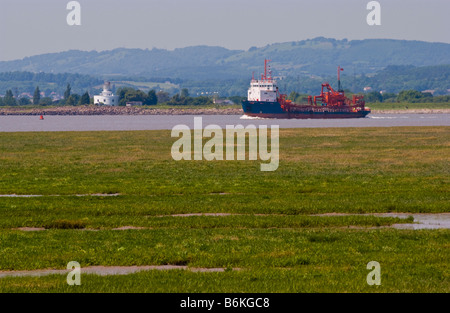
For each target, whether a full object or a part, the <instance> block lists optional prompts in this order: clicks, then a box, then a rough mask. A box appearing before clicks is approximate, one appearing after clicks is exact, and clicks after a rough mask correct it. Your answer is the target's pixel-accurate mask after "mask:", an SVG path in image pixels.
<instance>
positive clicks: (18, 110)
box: [0, 105, 243, 115]
mask: <svg viewBox="0 0 450 313" xmlns="http://www.w3.org/2000/svg"><path fill="white" fill-rule="evenodd" d="M242 114H243V111H242V109H238V108H220V109H217V108H199V109H191V108H189V109H187V108H178V107H177V108H170V109H158V108H151V107H122V106H120V107H119V106H114V107H113V106H95V105H89V106H76V107H73V106H62V107H50V108H24V107H8V108H0V115H242Z"/></svg>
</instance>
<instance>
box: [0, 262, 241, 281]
mask: <svg viewBox="0 0 450 313" xmlns="http://www.w3.org/2000/svg"><path fill="white" fill-rule="evenodd" d="M150 270H160V271H164V270H188V271H191V272H224V271H225V268H220V267H219V268H204V267H188V266H184V265H144V266H88V267H81V274H95V275H100V276H107V275H128V274H133V273H137V272H141V271H150ZM233 270H240V269H238V268H236V269H233ZM69 272H70V270H55V269H45V270H30V271H0V278H4V277H32V276H47V275H55V274H59V275H67V274H68V273H69Z"/></svg>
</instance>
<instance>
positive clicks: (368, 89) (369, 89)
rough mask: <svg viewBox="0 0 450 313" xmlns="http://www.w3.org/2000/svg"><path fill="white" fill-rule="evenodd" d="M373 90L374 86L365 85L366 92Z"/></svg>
mask: <svg viewBox="0 0 450 313" xmlns="http://www.w3.org/2000/svg"><path fill="white" fill-rule="evenodd" d="M371 90H372V87H364V91H365V92H367V91H371Z"/></svg>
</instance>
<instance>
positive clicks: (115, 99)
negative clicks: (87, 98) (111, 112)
mask: <svg viewBox="0 0 450 313" xmlns="http://www.w3.org/2000/svg"><path fill="white" fill-rule="evenodd" d="M94 104H103V105H119V96H115V95H114V94H113V92H112V91H111V83H110V82H105V83H104V84H103V91H102V93H101V94H100V95H98V96H94Z"/></svg>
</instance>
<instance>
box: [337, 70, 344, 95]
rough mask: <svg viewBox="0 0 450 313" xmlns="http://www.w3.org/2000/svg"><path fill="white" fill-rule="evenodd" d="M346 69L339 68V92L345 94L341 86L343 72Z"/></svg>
mask: <svg viewBox="0 0 450 313" xmlns="http://www.w3.org/2000/svg"><path fill="white" fill-rule="evenodd" d="M343 70H344V69H343V68H342V67H340V66H338V91H339V92H343V91H344V90H342V86H341V71H343Z"/></svg>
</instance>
